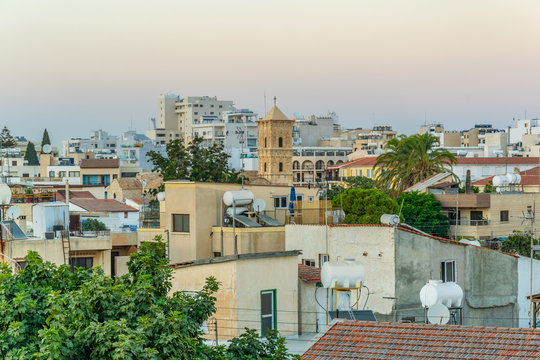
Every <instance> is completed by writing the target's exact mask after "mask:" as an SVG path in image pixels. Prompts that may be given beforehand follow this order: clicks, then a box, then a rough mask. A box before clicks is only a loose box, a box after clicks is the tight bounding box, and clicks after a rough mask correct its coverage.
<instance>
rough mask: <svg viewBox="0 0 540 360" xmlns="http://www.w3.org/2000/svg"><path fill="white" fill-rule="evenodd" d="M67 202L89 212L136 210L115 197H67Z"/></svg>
mask: <svg viewBox="0 0 540 360" xmlns="http://www.w3.org/2000/svg"><path fill="white" fill-rule="evenodd" d="M69 202H70V203H72V204H74V205H77V206H78V207H81V208H83V209H85V210H86V211H90V212H131V211H138V210H137V209H135V208H132V207H131V206H128V205H126V204H124V203H121V202H120V201H118V200H115V199H81V198H75V199H69Z"/></svg>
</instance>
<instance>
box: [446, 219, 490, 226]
mask: <svg viewBox="0 0 540 360" xmlns="http://www.w3.org/2000/svg"><path fill="white" fill-rule="evenodd" d="M449 222H450V225H457V226H488V225H490V224H491V221H489V220H488V219H480V220H469V219H459V220H456V219H450V220H449Z"/></svg>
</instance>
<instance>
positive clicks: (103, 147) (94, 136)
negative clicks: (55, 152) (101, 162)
mask: <svg viewBox="0 0 540 360" xmlns="http://www.w3.org/2000/svg"><path fill="white" fill-rule="evenodd" d="M117 140H118V137H117V136H112V135H109V133H107V132H106V131H104V130H101V129H100V130H96V131H91V132H90V137H89V138H86V139H82V138H73V139H69V140H63V141H62V154H63V156H67V155H68V154H70V153H85V152H93V153H95V154H96V159H114V158H115V154H116V142H117Z"/></svg>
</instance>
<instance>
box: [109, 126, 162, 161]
mask: <svg viewBox="0 0 540 360" xmlns="http://www.w3.org/2000/svg"><path fill="white" fill-rule="evenodd" d="M116 148H117V150H116V151H117V157H118V159H120V165H121V166H126V167H127V166H134V167H140V168H141V169H142V170H152V168H153V167H154V165H153V164H152V162H151V161H150V159H149V157H148V153H149V152H150V151H154V152H157V153H160V154H162V155H165V146H164V145H161V144H156V143H154V142H153V141H152V140H150V138H148V136H146V135H143V134H137V133H136V132H135V131H133V130H130V131H126V132H124V133H122V134H121V135H120V138H119V139H118V141H117V146H116Z"/></svg>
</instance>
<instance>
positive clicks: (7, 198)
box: [0, 183, 11, 205]
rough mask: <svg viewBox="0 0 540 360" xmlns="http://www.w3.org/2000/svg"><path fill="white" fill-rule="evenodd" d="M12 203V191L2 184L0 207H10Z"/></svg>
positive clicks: (0, 188) (0, 187)
mask: <svg viewBox="0 0 540 360" xmlns="http://www.w3.org/2000/svg"><path fill="white" fill-rule="evenodd" d="M10 203H11V189H10V188H9V186H8V184H4V183H2V184H0V205H9V204H10Z"/></svg>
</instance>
